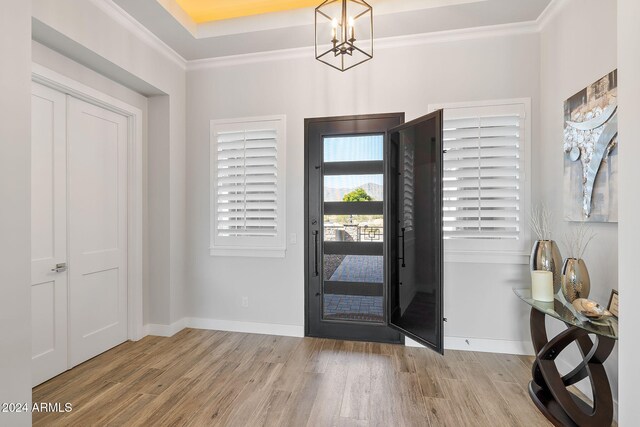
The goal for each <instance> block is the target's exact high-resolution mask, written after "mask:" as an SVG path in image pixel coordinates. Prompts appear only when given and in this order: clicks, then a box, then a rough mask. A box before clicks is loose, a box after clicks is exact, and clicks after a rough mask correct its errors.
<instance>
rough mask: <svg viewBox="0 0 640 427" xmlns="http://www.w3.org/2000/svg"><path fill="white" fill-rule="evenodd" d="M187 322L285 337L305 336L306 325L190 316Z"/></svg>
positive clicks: (192, 326) (218, 329)
mask: <svg viewBox="0 0 640 427" xmlns="http://www.w3.org/2000/svg"><path fill="white" fill-rule="evenodd" d="M187 324H188V327H190V328H195V329H211V330H215V331H229V332H244V333H248V334H263V335H279V336H285V337H304V326H298V325H282V324H277V323H258V322H241V321H238V320H220V319H204V318H198V317H192V318H190V319H189V321H188V323H187Z"/></svg>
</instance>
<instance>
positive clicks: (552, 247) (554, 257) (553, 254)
mask: <svg viewBox="0 0 640 427" xmlns="http://www.w3.org/2000/svg"><path fill="white" fill-rule="evenodd" d="M529 266H530V267H531V271H536V270H544V271H550V272H552V273H553V293H554V294H556V293H558V291H559V290H560V286H561V275H562V255H560V249H558V245H557V244H556V242H555V241H553V240H536V242H535V243H534V244H533V249H532V250H531V258H529Z"/></svg>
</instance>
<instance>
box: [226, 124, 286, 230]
mask: <svg viewBox="0 0 640 427" xmlns="http://www.w3.org/2000/svg"><path fill="white" fill-rule="evenodd" d="M276 137H277V133H276V130H275V129H263V130H255V131H241V132H230V133H220V134H218V180H217V183H218V185H217V187H216V192H217V215H218V227H217V233H218V235H219V236H275V235H276V234H277V232H278V224H277V221H276V220H277V217H278V206H277V203H276V202H277V199H278V166H277V165H278V146H277V140H276Z"/></svg>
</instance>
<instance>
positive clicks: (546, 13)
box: [536, 0, 569, 31]
mask: <svg viewBox="0 0 640 427" xmlns="http://www.w3.org/2000/svg"><path fill="white" fill-rule="evenodd" d="M568 3H569V0H551V2H550V3H549V4H548V5H547V7H545V8H544V10H543V11H542V13H541V14H540V16H538V19H536V24H537V25H538V31H542V29H544V27H546V26H547V24H549V22H551V20H552V19H553V18H555V16H556V15H557V14H558V13H560V11H561V10H562V9H564V7H565V6H566V5H567V4H568Z"/></svg>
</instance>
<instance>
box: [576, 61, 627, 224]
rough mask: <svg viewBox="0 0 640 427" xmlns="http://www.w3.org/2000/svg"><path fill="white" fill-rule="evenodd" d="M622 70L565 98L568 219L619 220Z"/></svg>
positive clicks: (613, 72)
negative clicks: (619, 117) (618, 96)
mask: <svg viewBox="0 0 640 427" xmlns="http://www.w3.org/2000/svg"><path fill="white" fill-rule="evenodd" d="M617 95H618V73H617V70H616V71H612V72H611V73H609V74H608V75H606V76H604V77H603V78H601V79H600V80H598V81H597V82H595V83H593V84H591V85H590V86H587V87H586V88H584V89H583V90H581V91H580V92H578V93H576V94H575V95H573V96H572V97H571V98H569V99H567V100H566V101H565V103H564V145H563V149H564V153H563V155H564V196H565V197H564V210H565V212H564V213H565V217H566V219H567V220H569V221H591V222H618V115H617V108H618V102H617V100H618V98H617Z"/></svg>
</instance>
